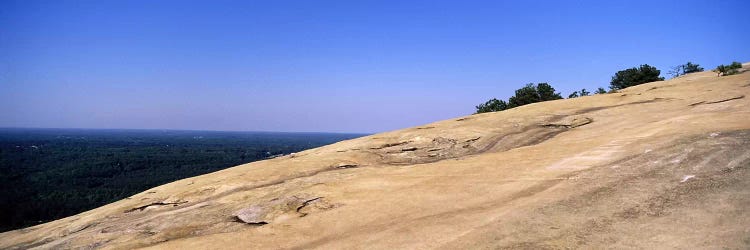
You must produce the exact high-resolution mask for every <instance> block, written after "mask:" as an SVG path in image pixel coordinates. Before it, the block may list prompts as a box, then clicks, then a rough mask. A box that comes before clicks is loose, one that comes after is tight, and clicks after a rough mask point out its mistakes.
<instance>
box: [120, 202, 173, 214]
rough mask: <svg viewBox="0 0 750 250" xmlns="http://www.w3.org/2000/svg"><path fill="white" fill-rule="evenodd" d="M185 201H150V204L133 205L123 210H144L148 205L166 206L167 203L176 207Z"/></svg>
mask: <svg viewBox="0 0 750 250" xmlns="http://www.w3.org/2000/svg"><path fill="white" fill-rule="evenodd" d="M185 203H187V201H177V202H154V203H150V204H147V205H143V206H140V207H134V208H131V209H128V210H127V211H125V213H130V212H135V211H143V210H146V208H149V207H152V206H168V205H172V206H175V207H176V206H179V205H180V204H185Z"/></svg>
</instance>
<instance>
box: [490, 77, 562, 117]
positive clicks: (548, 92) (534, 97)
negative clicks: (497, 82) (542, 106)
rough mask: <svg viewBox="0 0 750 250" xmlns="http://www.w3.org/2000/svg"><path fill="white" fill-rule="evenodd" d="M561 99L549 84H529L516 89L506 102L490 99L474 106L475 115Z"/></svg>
mask: <svg viewBox="0 0 750 250" xmlns="http://www.w3.org/2000/svg"><path fill="white" fill-rule="evenodd" d="M557 99H562V96H561V95H560V93H559V92H555V88H553V87H552V85H550V84H549V83H546V82H543V83H538V84H534V83H529V84H526V86H524V87H523V88H520V89H517V90H516V94H515V95H514V96H511V97H510V99H508V102H505V101H503V100H498V99H496V98H492V99H490V100H489V101H487V102H485V103H483V104H479V105H478V106H476V113H477V114H478V113H485V112H495V111H502V110H506V109H510V108H515V107H519V106H523V105H526V104H531V103H535V102H543V101H550V100H557Z"/></svg>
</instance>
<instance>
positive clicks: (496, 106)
mask: <svg viewBox="0 0 750 250" xmlns="http://www.w3.org/2000/svg"><path fill="white" fill-rule="evenodd" d="M476 108H477V114H479V113H486V112H495V111H503V110H506V109H508V103H507V102H505V101H503V100H498V99H496V98H492V99H490V100H489V101H487V102H485V103H482V104H479V106H476Z"/></svg>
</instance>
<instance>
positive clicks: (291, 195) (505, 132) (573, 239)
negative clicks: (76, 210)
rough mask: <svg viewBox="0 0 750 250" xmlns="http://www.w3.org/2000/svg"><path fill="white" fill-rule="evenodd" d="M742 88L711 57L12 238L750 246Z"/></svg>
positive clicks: (225, 175) (2, 238) (124, 245)
mask: <svg viewBox="0 0 750 250" xmlns="http://www.w3.org/2000/svg"><path fill="white" fill-rule="evenodd" d="M747 67H748V65H747V64H745V69H747ZM746 96H750V73H746V72H744V73H741V74H738V75H733V76H724V77H716V74H714V73H713V72H703V73H695V74H689V75H685V76H682V77H679V78H677V79H673V80H668V81H663V82H654V83H648V84H643V85H639V86H635V87H631V88H628V89H624V90H621V91H619V92H618V93H612V94H602V95H594V96H586V97H580V98H575V99H566V100H557V101H550V102H544V103H536V104H531V105H526V106H523V107H519V108H515V109H511V110H506V111H502V112H496V113H485V114H477V115H470V116H466V117H461V118H455V119H450V120H445V121H439V122H435V123H431V124H426V125H422V126H418V127H414V128H407V129H402V130H397V131H391V132H386V133H380V134H375V135H371V136H366V137H362V138H357V139H353V140H348V141H342V142H339V143H335V144H332V145H328V146H325V147H320V148H315V149H310V150H306V151H303V152H299V153H296V154H294V155H289V156H281V157H277V158H274V159H269V160H264V161H259V162H254V163H249V164H245V165H240V166H237V167H233V168H229V169H226V170H222V171H218V172H215V173H210V174H206V175H202V176H197V177H193V178H188V179H184V180H180V181H176V182H173V183H169V184H166V185H163V186H159V187H155V188H153V189H150V190H146V191H144V192H142V193H140V194H137V195H134V196H132V197H129V198H127V199H124V200H121V201H118V202H114V203H112V204H108V205H106V206H102V207H100V208H97V209H94V210H91V211H87V212H84V213H81V214H78V215H75V216H71V217H67V218H63V219H60V220H57V221H53V222H49V223H45V224H42V225H38V226H34V227H30V228H25V229H20V230H15V231H11V232H5V233H2V234H0V248H2V249H22V248H32V247H36V248H41V249H60V248H77V249H78V248H104V249H131V248H156V249H279V248H290V249H294V248H316V249H361V248H366V249H391V248H398V249H424V248H442V249H478V248H479V249H485V248H493V249H494V248H530V249H545V248H555V249H561V248H594V249H598V248H679V249H695V248H711V249H721V248H728V249H747V248H749V247H750V233H749V232H750V98H747V97H746ZM261 222H263V223H267V224H263V223H261Z"/></svg>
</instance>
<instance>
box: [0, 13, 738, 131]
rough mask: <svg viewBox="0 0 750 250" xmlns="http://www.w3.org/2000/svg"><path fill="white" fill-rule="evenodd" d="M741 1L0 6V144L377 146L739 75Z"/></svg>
mask: <svg viewBox="0 0 750 250" xmlns="http://www.w3.org/2000/svg"><path fill="white" fill-rule="evenodd" d="M748 11H750V1H747V0H740V1H505V2H503V1H183V0H181V1H160V0H156V1H134V0H128V1H109V0H101V1H52V0H50V1H30V0H21V1H7V0H0V127H57V128H61V127H62V128H69V127H73V128H158V129H200V130H253V131H329V132H380V131H387V130H392V129H398V128H403V127H409V126H415V125H420V124H424V123H429V122H433V121H437V120H443V119H449V118H453V117H457V116H462V115H467V114H471V113H472V112H473V111H474V106H475V105H477V104H479V103H481V102H484V101H486V100H487V99H489V98H492V97H497V98H503V99H505V98H508V97H509V96H510V95H511V94H512V93H513V91H514V90H515V89H517V88H519V87H521V86H523V85H524V84H526V83H530V82H549V83H551V84H552V85H553V86H554V87H555V88H557V89H558V90H559V91H561V92H562V93H563V95H565V96H567V94H569V93H570V92H572V91H573V90H575V89H580V88H587V89H589V90H593V89H595V88H596V87H600V86H601V87H607V86H608V83H609V80H610V77H611V76H612V74H614V72H616V71H618V70H621V69H624V68H629V67H633V66H637V65H639V64H644V63H647V64H650V65H653V66H656V67H658V68H659V69H661V70H662V74H663V75H666V71H667V70H668V68H669V67H671V66H674V65H677V64H680V63H685V62H687V61H692V62H696V63H699V64H701V65H703V66H705V67H706V68H713V67H715V66H716V65H718V64H722V63H729V62H731V61H733V60H734V61H741V62H747V61H750V46H748V45H750V31H748V27H750V19H748Z"/></svg>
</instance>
